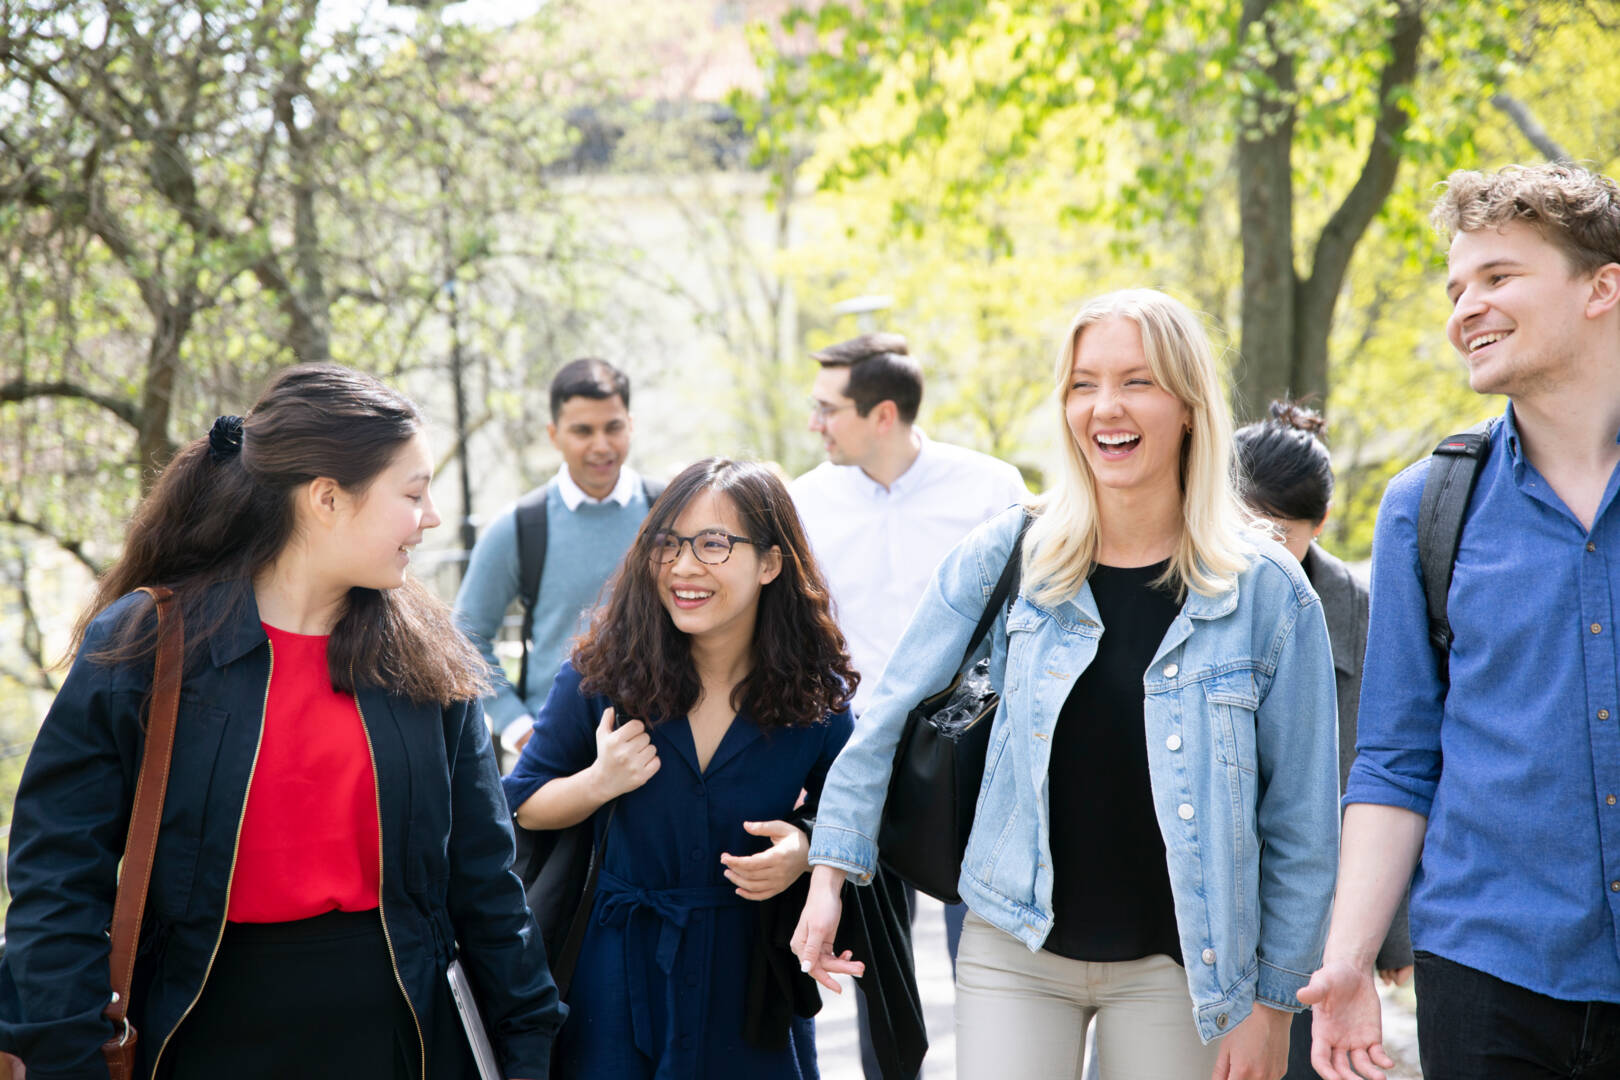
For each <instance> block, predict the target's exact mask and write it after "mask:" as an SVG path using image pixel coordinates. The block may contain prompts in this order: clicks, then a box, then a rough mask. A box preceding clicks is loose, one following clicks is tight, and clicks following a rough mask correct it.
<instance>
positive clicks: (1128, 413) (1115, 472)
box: [1063, 317, 1192, 494]
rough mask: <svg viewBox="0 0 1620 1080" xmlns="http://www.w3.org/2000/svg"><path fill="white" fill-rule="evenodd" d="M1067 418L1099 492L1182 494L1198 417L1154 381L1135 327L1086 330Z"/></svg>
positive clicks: (1122, 322)
mask: <svg viewBox="0 0 1620 1080" xmlns="http://www.w3.org/2000/svg"><path fill="white" fill-rule="evenodd" d="M1063 413H1064V418H1065V419H1066V420H1067V422H1068V425H1069V432H1070V434H1072V435H1073V436H1074V440H1075V444H1076V445H1077V446H1079V447H1080V453H1081V455H1082V456H1083V457H1084V458H1085V460H1086V463H1087V464H1088V465H1089V466H1090V467H1091V473H1092V476H1093V477H1095V479H1096V483H1097V487H1098V489H1099V494H1101V492H1102V491H1103V490H1104V489H1110V490H1117V491H1157V490H1159V489H1161V488H1165V489H1168V490H1171V491H1179V490H1180V486H1181V446H1182V443H1183V441H1184V440H1185V439H1186V433H1187V425H1188V423H1189V421H1190V420H1191V415H1192V414H1191V413H1190V412H1189V411H1188V409H1187V407H1186V406H1185V405H1183V404H1182V403H1181V402H1180V401H1179V400H1177V398H1176V397H1175V395H1173V394H1171V393H1170V392H1169V391H1168V390H1166V389H1164V388H1163V387H1162V386H1160V385H1159V384H1158V382H1157V380H1155V379H1154V377H1153V370H1152V368H1150V367H1149V366H1148V361H1147V356H1146V354H1145V353H1144V352H1143V351H1142V334H1141V331H1140V330H1138V329H1137V326H1136V323H1135V322H1133V321H1131V320H1130V319H1125V318H1120V317H1113V318H1107V319H1103V320H1102V321H1100V322H1096V323H1093V324H1092V325H1090V326H1088V327H1086V328H1085V329H1084V330H1082V331H1081V332H1080V341H1079V345H1078V346H1077V347H1076V349H1075V354H1074V366H1073V367H1072V369H1071V370H1070V374H1069V389H1068V393H1067V395H1066V397H1065V398H1064V405H1063Z"/></svg>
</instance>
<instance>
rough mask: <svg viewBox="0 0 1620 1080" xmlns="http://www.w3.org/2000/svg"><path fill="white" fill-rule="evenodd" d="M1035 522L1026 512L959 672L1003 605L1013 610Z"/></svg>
mask: <svg viewBox="0 0 1620 1080" xmlns="http://www.w3.org/2000/svg"><path fill="white" fill-rule="evenodd" d="M1032 520H1034V519H1033V518H1031V517H1030V516H1029V511H1028V510H1025V511H1024V520H1023V523H1022V524H1020V525H1019V526H1018V538H1017V539H1015V540H1014V541H1013V546H1012V553H1011V554H1009V555H1008V556H1007V565H1006V566H1003V567H1002V568H1001V576H1000V577H999V578H997V579H996V587H995V589H994V590H993V591H992V592H991V593H990V599H989V600H987V601H986V602H985V605H984V614H983V615H980V616H979V624H978V625H977V626H975V627H974V628H973V636H972V637H971V638H969V639H968V646H967V648H966V649H964V650H963V652H962V662H961V663H960V664H958V665H957V670H961V669H962V668H964V667H967V662H968V661H969V660H971V659H972V658H973V653H974V652H975V651H976V650H977V649H978V647H979V645H980V643H981V642H983V641H984V636H985V635H986V634H988V633H989V632H990V627H991V626H992V625H993V624H994V623H995V621H996V616H997V615H999V614H1000V613H1001V606H1002V604H1006V605H1007V608H1008V609H1009V610H1011V608H1012V602H1013V599H1014V598H1015V597H1016V596H1017V595H1018V580H1019V578H1020V577H1021V576H1022V575H1023V572H1024V534H1025V533H1027V532H1029V524H1030V522H1031V521H1032Z"/></svg>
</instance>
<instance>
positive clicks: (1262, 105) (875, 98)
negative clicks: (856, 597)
mask: <svg viewBox="0 0 1620 1080" xmlns="http://www.w3.org/2000/svg"><path fill="white" fill-rule="evenodd" d="M1598 14H1601V13H1598ZM1403 19H1404V20H1405V21H1404V22H1403V21H1402V20H1403ZM1414 20H1415V21H1414ZM1414 31H1415V33H1414ZM1617 33H1620V24H1616V25H1608V24H1606V23H1605V22H1603V21H1601V20H1599V19H1597V18H1596V17H1594V15H1593V13H1592V10H1591V7H1590V5H1584V6H1583V5H1579V4H1573V3H1570V4H1563V3H1543V4H1534V3H1526V2H1519V0H1514V2H1498V3H1491V4H1475V3H1464V2H1461V0H1452V2H1429V3H1424V4H1422V5H1421V7H1414V6H1411V5H1408V4H1405V3H1392V2H1387V0H1350V2H1344V0H1331V2H1330V0H1277V2H1268V0H1250V2H1248V3H1239V4H1234V3H1225V2H1216V0H1192V2H1189V3H1181V4H1174V5H1170V4H1162V3H1157V2H1153V0H1086V2H1082V3H1069V2H1062V3H1059V2H1055V0H1054V2H1045V0H1018V2H1012V0H1004V2H991V3H965V2H964V3H956V2H945V3H933V2H927V0H880V2H876V3H862V4H836V3H835V4H827V5H819V6H817V7H816V9H815V10H814V11H813V12H805V11H800V12H796V13H794V14H792V15H789V16H788V17H787V18H786V19H785V20H784V32H783V34H782V35H781V36H780V37H779V38H778V39H777V42H778V44H777V46H776V47H775V49H774V50H773V51H770V52H769V54H768V56H767V58H766V62H767V65H768V66H767V71H768V72H769V74H770V83H769V94H770V96H769V100H768V101H767V102H765V103H763V104H760V105H759V106H758V107H757V109H756V115H755V120H756V129H755V130H756V135H757V138H758V142H759V145H760V147H761V150H762V152H773V151H775V150H778V149H780V148H781V147H784V146H789V145H811V146H813V147H814V154H813V155H812V157H811V158H810V159H809V162H808V164H807V167H806V169H805V173H806V175H807V176H808V177H809V178H810V179H811V181H812V182H814V183H816V184H817V185H818V187H819V188H820V189H821V190H822V191H823V192H824V194H823V196H821V199H823V200H828V201H827V202H826V203H825V204H824V205H829V206H834V207H837V210H836V214H837V216H838V217H839V219H840V220H848V219H849V217H850V216H851V215H852V214H853V213H855V211H854V210H853V209H852V207H854V206H857V205H858V206H860V207H861V208H862V209H861V210H860V211H859V220H860V221H861V222H862V227H861V229H860V231H859V233H858V234H857V235H850V234H849V233H847V232H846V233H845V234H843V235H841V236H840V235H837V234H836V233H834V234H832V235H824V236H822V237H820V238H818V239H813V240H812V241H811V242H810V243H809V245H808V250H807V251H806V252H804V253H801V254H799V255H797V256H796V257H795V261H796V264H797V265H799V266H802V267H815V268H819V277H818V278H816V279H815V280H816V281H817V282H819V284H820V287H821V288H823V289H824V290H825V291H824V292H822V293H819V294H808V293H807V295H818V296H822V297H825V298H827V299H835V298H837V297H838V296H839V295H847V294H848V293H850V292H855V291H873V292H889V293H893V294H895V295H896V296H897V299H898V303H897V309H896V311H895V312H894V313H893V316H894V322H895V324H896V328H899V329H905V330H907V331H908V332H909V333H911V334H912V335H913V338H914V339H915V338H917V337H919V336H920V337H922V338H923V339H924V340H925V341H932V340H934V339H936V338H937V339H938V340H939V341H940V342H941V343H942V344H943V343H944V342H946V341H962V340H964V338H963V334H964V331H963V329H962V327H963V326H964V325H968V324H970V323H971V318H970V316H971V314H972V313H973V312H974V310H975V299H976V298H977V297H979V296H980V295H990V296H994V295H996V294H997V290H996V289H995V288H994V287H993V286H991V285H990V283H992V282H997V281H999V282H1004V283H1007V284H1006V289H1005V293H1006V295H1007V296H1010V297H1011V298H1012V299H1013V301H1014V302H1012V303H1010V304H1008V305H1006V306H1005V307H1004V308H1003V309H1002V310H1001V311H1000V313H999V316H998V318H999V321H1000V323H1001V325H1002V326H1003V327H1004V328H1005V329H1003V330H1002V331H1000V334H1001V337H1002V339H1003V340H1007V341H1016V342H1017V343H1018V344H1017V346H1016V347H1014V348H1008V349H1004V350H1003V353H1004V354H1005V355H1006V356H1009V357H1015V358H1016V360H1013V361H1011V362H1009V361H1007V360H1002V361H1001V362H999V363H997V364H995V365H994V376H993V378H992V380H991V382H992V383H993V385H994V387H995V390H996V391H999V392H1008V393H1009V397H1010V399H1011V400H1020V399H1018V396H1017V394H1016V393H1012V392H1010V391H1009V383H1011V382H1015V381H1018V380H1020V379H1022V380H1024V381H1025V382H1026V384H1027V385H1030V386H1034V385H1035V384H1037V383H1043V382H1044V380H1045V379H1046V378H1047V373H1046V371H1045V365H1046V363H1047V361H1048V358H1049V357H1050V356H1051V355H1052V353H1053V352H1054V351H1055V347H1056V344H1057V341H1056V337H1055V334H1056V333H1058V332H1061V328H1062V326H1063V325H1064V323H1065V321H1066V318H1067V315H1068V314H1069V313H1070V312H1071V311H1072V310H1073V306H1074V304H1075V303H1076V302H1078V301H1079V300H1080V299H1083V298H1084V297H1086V296H1088V295H1092V294H1094V293H1096V292H1100V291H1103V290H1105V289H1107V288H1112V287H1116V286H1118V285H1122V284H1151V285H1157V286H1160V287H1164V288H1167V289H1168V290H1169V291H1171V292H1172V293H1175V294H1177V295H1179V296H1181V297H1183V298H1184V299H1188V300H1190V301H1191V302H1192V303H1193V304H1194V306H1195V307H1197V308H1199V309H1200V310H1202V311H1204V312H1206V313H1207V314H1208V315H1210V316H1211V317H1212V320H1213V321H1214V323H1215V324H1216V325H1217V326H1224V327H1228V328H1230V329H1231V336H1232V339H1233V344H1234V346H1235V347H1236V349H1237V350H1239V351H1237V352H1234V353H1233V354H1230V359H1231V361H1232V371H1233V375H1234V382H1235V390H1236V393H1235V397H1236V398H1237V400H1238V402H1239V404H1240V406H1241V407H1242V409H1243V410H1244V411H1245V412H1247V413H1248V414H1250V415H1253V414H1256V413H1257V412H1259V411H1260V410H1261V409H1263V406H1264V402H1265V400H1266V399H1267V398H1269V397H1272V396H1275V395H1277V394H1279V393H1281V392H1282V391H1283V390H1284V389H1293V390H1294V391H1295V392H1296V393H1298V392H1311V393H1314V394H1316V395H1317V403H1318V404H1319V405H1321V404H1325V405H1326V406H1327V409H1328V412H1329V414H1330V421H1331V422H1332V426H1331V427H1330V434H1331V438H1332V441H1333V442H1334V444H1335V447H1336V459H1337V460H1338V462H1339V463H1340V469H1341V479H1340V488H1339V496H1340V499H1339V504H1338V509H1337V510H1336V515H1337V516H1336V518H1335V521H1334V523H1333V525H1332V527H1331V528H1330V536H1331V537H1332V538H1333V540H1334V544H1335V547H1336V548H1337V549H1338V550H1341V551H1342V552H1343V553H1344V554H1347V555H1350V556H1362V555H1364V554H1365V553H1366V550H1367V546H1368V544H1369V543H1370V540H1371V529H1372V518H1373V513H1374V510H1375V508H1376V504H1377V500H1378V497H1379V496H1380V495H1381V493H1382V488H1383V482H1384V480H1386V479H1387V477H1388V476H1389V475H1391V474H1392V473H1393V472H1394V471H1395V469H1397V468H1398V467H1400V466H1401V465H1404V464H1405V463H1407V462H1409V461H1411V460H1413V459H1415V458H1417V457H1420V456H1422V455H1423V454H1426V453H1427V451H1428V450H1429V448H1430V447H1431V446H1432V445H1433V442H1434V441H1435V440H1436V439H1437V438H1438V437H1439V436H1440V435H1442V434H1445V433H1446V432H1448V431H1451V430H1456V429H1458V428H1461V427H1463V426H1466V425H1467V424H1468V423H1471V422H1472V421H1473V420H1475V419H1477V418H1478V417H1479V416H1480V415H1484V414H1486V413H1489V412H1492V411H1497V410H1499V409H1500V405H1501V403H1500V402H1499V401H1482V400H1480V399H1478V398H1477V397H1475V396H1474V395H1472V394H1471V393H1470V392H1469V391H1468V389H1467V387H1466V383H1465V381H1464V380H1463V378H1462V370H1461V367H1460V365H1459V363H1458V362H1457V361H1456V360H1455V359H1454V358H1453V357H1452V355H1451V352H1450V349H1449V346H1448V345H1447V344H1446V342H1445V339H1444V336H1443V322H1444V317H1445V305H1444V297H1443V295H1442V290H1441V286H1440V283H1439V280H1438V279H1439V277H1440V275H1438V273H1437V267H1439V266H1440V264H1441V263H1442V262H1443V256H1444V251H1443V247H1442V245H1441V244H1440V243H1439V242H1438V241H1437V240H1436V238H1435V236H1434V234H1433V233H1432V231H1431V229H1430V228H1429V225H1428V222H1427V215H1428V207H1429V204H1430V202H1431V201H1432V199H1433V195H1434V191H1435V184H1436V183H1437V182H1438V181H1440V180H1441V179H1442V178H1443V177H1444V176H1445V175H1446V173H1447V172H1449V171H1450V170H1451V169H1453V168H1456V167H1478V166H1495V165H1497V164H1501V163H1503V162H1505V161H1507V160H1512V159H1514V158H1520V159H1523V158H1529V159H1531V160H1534V159H1535V157H1536V156H1537V155H1536V154H1535V153H1533V152H1531V151H1530V150H1529V148H1528V146H1527V144H1526V143H1525V141H1524V140H1523V139H1522V138H1519V137H1517V135H1516V132H1515V130H1514V128H1513V124H1512V122H1511V121H1510V120H1509V118H1508V117H1507V115H1506V114H1504V113H1502V112H1501V111H1499V110H1498V109H1496V108H1495V107H1493V106H1492V105H1490V104H1489V102H1490V101H1491V100H1492V97H1493V95H1495V94H1498V93H1503V92H1506V93H1511V94H1515V95H1517V96H1518V97H1519V98H1520V99H1521V100H1523V101H1526V102H1530V103H1533V106H1534V109H1535V111H1536V113H1537V115H1538V116H1539V117H1540V119H1541V120H1542V122H1543V123H1545V124H1547V125H1548V126H1549V127H1550V128H1553V127H1556V128H1557V129H1558V130H1564V131H1567V130H1572V129H1578V130H1580V131H1582V132H1584V133H1587V134H1586V137H1585V139H1584V141H1580V142H1577V143H1576V145H1575V146H1574V149H1573V153H1574V154H1575V156H1577V157H1579V158H1584V159H1587V160H1591V161H1595V162H1596V163H1598V164H1599V165H1600V166H1601V165H1604V164H1605V163H1606V162H1607V161H1608V159H1609V158H1611V157H1612V156H1613V155H1614V153H1615V150H1616V149H1617V148H1620V127H1617V125H1616V123H1615V121H1614V117H1615V116H1616V115H1617V112H1616V109H1615V107H1614V104H1615V103H1614V101H1613V96H1614V95H1613V92H1612V91H1611V90H1610V89H1609V88H1611V87H1614V86H1616V85H1620V84H1617V83H1616V81H1615V79H1614V78H1613V77H1612V76H1613V74H1614V73H1613V72H1610V71H1609V70H1608V69H1609V68H1611V67H1612V66H1613V62H1612V60H1611V59H1610V58H1612V57H1613V56H1614V55H1616V50H1615V49H1613V48H1612V47H1606V48H1599V47H1595V44H1594V42H1595V40H1599V39H1600V40H1602V41H1605V42H1611V43H1612V42H1613V41H1615V40H1616V35H1617ZM1403 34H1404V35H1405V36H1404V37H1403ZM795 35H796V36H795ZM760 40H761V41H762V42H763V41H764V40H765V38H764V35H761V38H760ZM1414 42H1415V51H1413V43H1414ZM1403 50H1405V53H1404V54H1403ZM1398 54H1403V55H1408V56H1409V57H1410V61H1409V62H1410V64H1411V68H1410V70H1411V74H1410V76H1409V77H1407V78H1405V79H1404V80H1403V79H1400V78H1393V80H1392V76H1391V73H1392V72H1395V71H1396V70H1397V68H1396V63H1397V60H1398V59H1399V55H1398ZM1555 72H1556V73H1557V74H1554V73H1555ZM1381 80H1382V81H1381ZM1572 85H1578V86H1580V87H1581V92H1580V93H1569V92H1567V89H1568V88H1569V87H1570V86H1572ZM1560 91H1564V92H1560ZM1386 106H1390V107H1392V108H1386ZM1565 116H1568V117H1569V118H1570V123H1569V124H1568V125H1565V124H1563V123H1562V118H1563V117H1565ZM1598 133H1602V134H1598ZM1594 135H1595V137H1594ZM1279 139H1280V140H1283V142H1282V144H1281V145H1282V146H1283V152H1284V154H1285V156H1284V157H1283V158H1282V160H1284V161H1285V162H1287V168H1286V173H1285V175H1284V182H1283V184H1282V186H1281V187H1280V188H1278V187H1271V188H1264V187H1260V188H1256V187H1255V186H1254V184H1255V181H1256V175H1257V174H1254V173H1252V172H1251V171H1250V170H1251V169H1253V168H1254V167H1255V166H1253V165H1249V164H1245V163H1246V162H1257V161H1263V160H1264V158H1263V153H1262V152H1261V151H1260V149H1259V148H1260V147H1263V146H1264V145H1265V144H1266V143H1267V141H1268V140H1271V141H1272V142H1275V141H1276V140H1279ZM812 235H815V234H814V233H812ZM1064 251H1066V252H1068V253H1069V257H1068V260H1067V261H1066V262H1064V263H1062V266H1061V269H1058V268H1056V267H1054V265H1053V262H1052V260H1051V255H1052V253H1055V252H1064ZM1268 260H1269V261H1271V262H1272V263H1273V264H1275V265H1280V267H1281V273H1280V274H1276V273H1274V274H1272V275H1270V276H1269V277H1265V276H1256V277H1255V278H1254V279H1253V280H1251V279H1250V276H1249V275H1250V274H1251V272H1253V271H1255V270H1256V269H1257V268H1258V267H1260V266H1261V264H1262V263H1263V262H1265V261H1268ZM839 267H859V268H861V270H860V271H857V272H850V273H849V274H847V275H845V276H843V277H841V276H840V275H839V272H838V270H837V268H839ZM964 278H971V280H972V284H971V285H968V284H966V282H964ZM914 281H915V282H923V281H938V282H944V281H950V282H952V283H953V284H954V285H955V286H956V287H957V289H958V290H959V291H956V292H955V293H954V294H952V293H945V292H944V290H943V288H942V289H941V294H942V295H941V299H940V300H939V301H938V302H937V303H934V304H932V305H929V304H925V303H923V302H921V301H920V300H918V299H915V298H913V297H912V293H913V290H914V286H913V285H912V284H911V283H912V282H914ZM810 287H811V282H809V281H807V282H805V283H804V284H803V285H801V288H805V289H807V290H808V289H809V288H810ZM915 291H916V293H917V295H918V296H922V295H925V294H926V290H924V289H922V288H916V289H915ZM806 306H807V307H808V306H810V305H809V304H808V303H807V304H806ZM1279 328H1280V329H1282V330H1283V331H1284V332H1283V333H1282V334H1281V335H1280V336H1279V335H1277V334H1275V333H1273V331H1275V330H1277V329H1279ZM847 329H848V328H847V327H844V328H840V332H839V334H838V335H837V336H842V331H843V330H847ZM1250 330H1253V331H1255V332H1254V333H1250V332H1248V331H1250ZM995 336H996V335H995V334H988V335H985V337H987V338H989V339H994V338H995ZM967 340H971V338H968V339H967ZM939 352H940V353H942V354H944V355H938V354H933V355H934V358H935V359H936V361H937V362H938V363H939V364H940V366H941V367H942V368H944V369H945V378H944V381H945V382H946V384H947V385H948V386H951V387H953V388H954V387H958V386H959V387H962V388H963V391H964V392H963V393H962V396H961V397H960V398H959V399H957V398H951V399H949V400H947V401H945V402H942V403H941V404H940V406H939V407H940V408H941V410H942V411H941V413H940V416H941V418H942V422H943V419H949V420H951V421H952V422H954V421H955V420H956V419H958V418H961V417H964V416H966V415H969V414H971V413H973V412H974V411H975V410H976V409H979V408H980V407H981V406H980V400H981V399H982V397H983V394H982V392H981V391H980V390H978V389H977V388H978V387H980V386H982V385H983V383H984V381H985V380H983V379H982V378H976V377H974V376H973V375H971V374H970V373H972V372H974V371H975V370H981V371H982V370H984V368H985V365H984V364H983V362H982V360H981V357H982V356H983V355H984V354H985V352H986V350H985V349H984V348H982V347H980V348H978V349H974V348H966V349H964V348H962V347H961V346H960V345H958V346H957V347H956V348H950V347H944V348H942V349H940V350H939ZM1031 357H1037V358H1038V362H1037V363H1033V364H1032V363H1030V359H1029V358H1031ZM958 363H960V364H961V365H962V370H963V374H962V375H958V374H956V365H957V364H958ZM931 370H932V369H931ZM1015 373H1016V374H1015ZM931 386H932V384H931ZM968 387H974V388H975V389H974V390H972V391H968V390H967V388H968ZM936 400H938V399H936ZM1049 405H1050V403H1049V401H1048V402H1043V404H1042V405H1039V406H1037V415H1036V417H1035V419H1034V421H1033V430H1032V429H1031V428H1024V429H1023V430H1022V431H1020V430H1019V428H1018V425H1017V424H1016V423H1013V424H1010V425H1007V426H1002V425H997V424H992V423H990V422H988V421H985V420H980V421H978V424H979V426H978V429H977V430H978V431H979V432H980V433H981V434H984V433H990V432H997V433H998V434H997V435H996V436H995V437H996V446H997V449H998V450H1000V451H1001V452H1003V453H1007V454H1009V455H1010V456H1013V457H1014V458H1016V459H1018V460H1028V455H1030V454H1031V453H1034V452H1038V450H1039V448H1040V447H1041V445H1042V444H1043V442H1044V441H1045V440H1047V439H1050V438H1051V437H1052V436H1051V435H1050V434H1049V430H1050V429H1051V424H1050V421H1049V419H1047V418H1046V416H1045V414H1044V413H1042V412H1041V409H1043V408H1048V407H1049ZM1007 430H1012V431H1014V432H1016V433H1015V434H1013V435H1012V436H1011V437H1010V441H1009V440H1008V437H1006V436H1005V435H1002V434H1000V433H1001V432H1004V431H1007Z"/></svg>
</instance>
